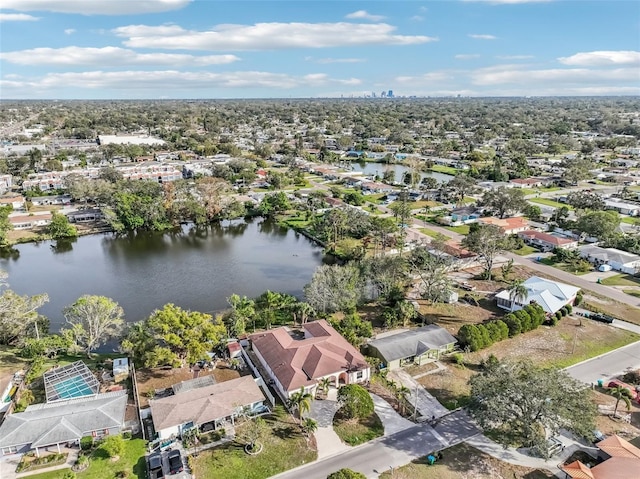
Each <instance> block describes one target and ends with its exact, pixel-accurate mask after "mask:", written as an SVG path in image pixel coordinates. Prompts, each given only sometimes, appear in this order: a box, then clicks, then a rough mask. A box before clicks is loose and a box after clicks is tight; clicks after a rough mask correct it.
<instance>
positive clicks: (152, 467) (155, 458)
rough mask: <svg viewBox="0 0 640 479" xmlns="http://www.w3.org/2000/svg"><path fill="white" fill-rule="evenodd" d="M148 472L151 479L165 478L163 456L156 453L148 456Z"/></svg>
mask: <svg viewBox="0 0 640 479" xmlns="http://www.w3.org/2000/svg"><path fill="white" fill-rule="evenodd" d="M147 471H149V479H162V478H163V477H164V472H163V471H162V455H161V454H158V453H155V454H151V455H150V456H147Z"/></svg>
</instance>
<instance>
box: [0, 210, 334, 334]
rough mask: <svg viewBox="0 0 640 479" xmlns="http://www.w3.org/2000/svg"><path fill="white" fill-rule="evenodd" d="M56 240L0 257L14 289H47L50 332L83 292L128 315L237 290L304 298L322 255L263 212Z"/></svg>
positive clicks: (210, 301)
mask: <svg viewBox="0 0 640 479" xmlns="http://www.w3.org/2000/svg"><path fill="white" fill-rule="evenodd" d="M55 244H56V243H55V242H51V241H46V242H41V243H27V244H22V245H17V246H16V248H15V249H16V250H17V253H16V254H14V255H13V258H12V259H8V258H5V259H1V260H0V267H1V268H2V269H3V270H5V271H7V273H8V274H9V278H8V282H9V287H10V288H11V289H12V290H14V291H15V292H17V293H19V294H30V295H33V294H37V293H48V294H49V303H47V304H45V306H44V307H42V308H41V309H40V313H41V314H43V315H45V316H47V317H48V318H49V319H50V320H51V331H57V330H59V328H60V327H61V326H62V325H63V323H64V319H63V316H62V309H63V308H64V307H66V306H68V305H69V304H71V303H73V302H74V301H75V300H76V299H77V298H79V297H80V296H82V295H83V294H96V295H102V296H107V297H109V298H112V299H114V300H115V301H117V302H118V303H119V304H120V306H122V308H123V309H124V312H125V316H126V320H127V321H128V322H131V321H138V320H140V319H144V318H145V317H147V316H148V315H149V314H150V313H151V312H152V311H153V310H155V309H158V308H161V307H162V306H164V305H165V304H166V303H174V304H176V305H178V306H181V307H183V308H187V309H191V310H194V311H202V312H208V313H211V312H215V311H219V310H221V309H225V308H226V307H228V305H227V302H226V298H227V297H228V296H230V295H231V294H233V293H236V294H239V295H241V296H242V295H246V296H248V297H255V296H258V295H260V294H261V293H263V292H264V291H265V290H267V289H270V290H272V291H280V292H284V293H289V294H293V295H295V296H298V297H301V296H302V289H303V287H304V285H305V284H307V283H308V282H309V281H310V280H311V276H312V275H313V272H314V271H315V269H316V267H317V266H319V265H321V264H322V260H323V251H322V248H321V247H319V246H317V245H316V244H315V243H313V242H311V241H310V240H309V239H307V238H306V237H304V236H302V235H300V234H299V233H296V232H295V231H293V230H289V229H287V228H282V227H280V226H278V225H277V224H276V223H275V222H273V221H270V220H264V219H262V218H254V219H248V220H237V221H232V222H228V221H225V222H224V223H223V224H222V225H213V226H211V227H208V228H195V227H192V226H183V228H182V231H180V232H177V233H166V234H150V233H140V234H131V235H128V236H120V237H118V236H115V235H113V234H111V233H108V234H99V235H91V236H83V237H80V238H78V239H77V240H76V241H75V242H74V243H72V244H71V245H70V246H68V247H67V248H56V247H55Z"/></svg>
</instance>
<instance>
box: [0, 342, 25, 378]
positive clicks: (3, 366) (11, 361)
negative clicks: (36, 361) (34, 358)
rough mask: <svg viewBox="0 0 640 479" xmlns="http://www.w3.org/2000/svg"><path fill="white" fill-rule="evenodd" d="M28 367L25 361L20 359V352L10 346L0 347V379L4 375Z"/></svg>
mask: <svg viewBox="0 0 640 479" xmlns="http://www.w3.org/2000/svg"><path fill="white" fill-rule="evenodd" d="M27 366H28V362H27V360H25V359H24V358H21V357H20V350H19V349H18V348H12V347H10V346H4V345H2V346H0V378H1V377H3V376H5V375H9V376H11V375H13V373H15V372H17V371H20V370H21V369H25V368H26V367H27Z"/></svg>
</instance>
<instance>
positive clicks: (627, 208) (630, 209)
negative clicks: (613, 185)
mask: <svg viewBox="0 0 640 479" xmlns="http://www.w3.org/2000/svg"><path fill="white" fill-rule="evenodd" d="M604 204H605V207H606V208H607V209H608V210H615V211H617V212H618V213H620V214H621V215H629V216H638V215H640V206H638V205H634V204H632V203H626V202H624V201H616V200H608V199H607V200H604Z"/></svg>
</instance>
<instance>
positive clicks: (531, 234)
mask: <svg viewBox="0 0 640 479" xmlns="http://www.w3.org/2000/svg"><path fill="white" fill-rule="evenodd" d="M518 234H519V235H521V236H526V237H527V238H529V239H537V240H538V241H544V242H545V243H548V244H553V245H556V246H560V245H562V244H569V243H575V240H572V239H569V238H560V237H559V236H554V235H551V234H549V233H543V232H542V231H534V230H526V231H522V232H520V233H518Z"/></svg>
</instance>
